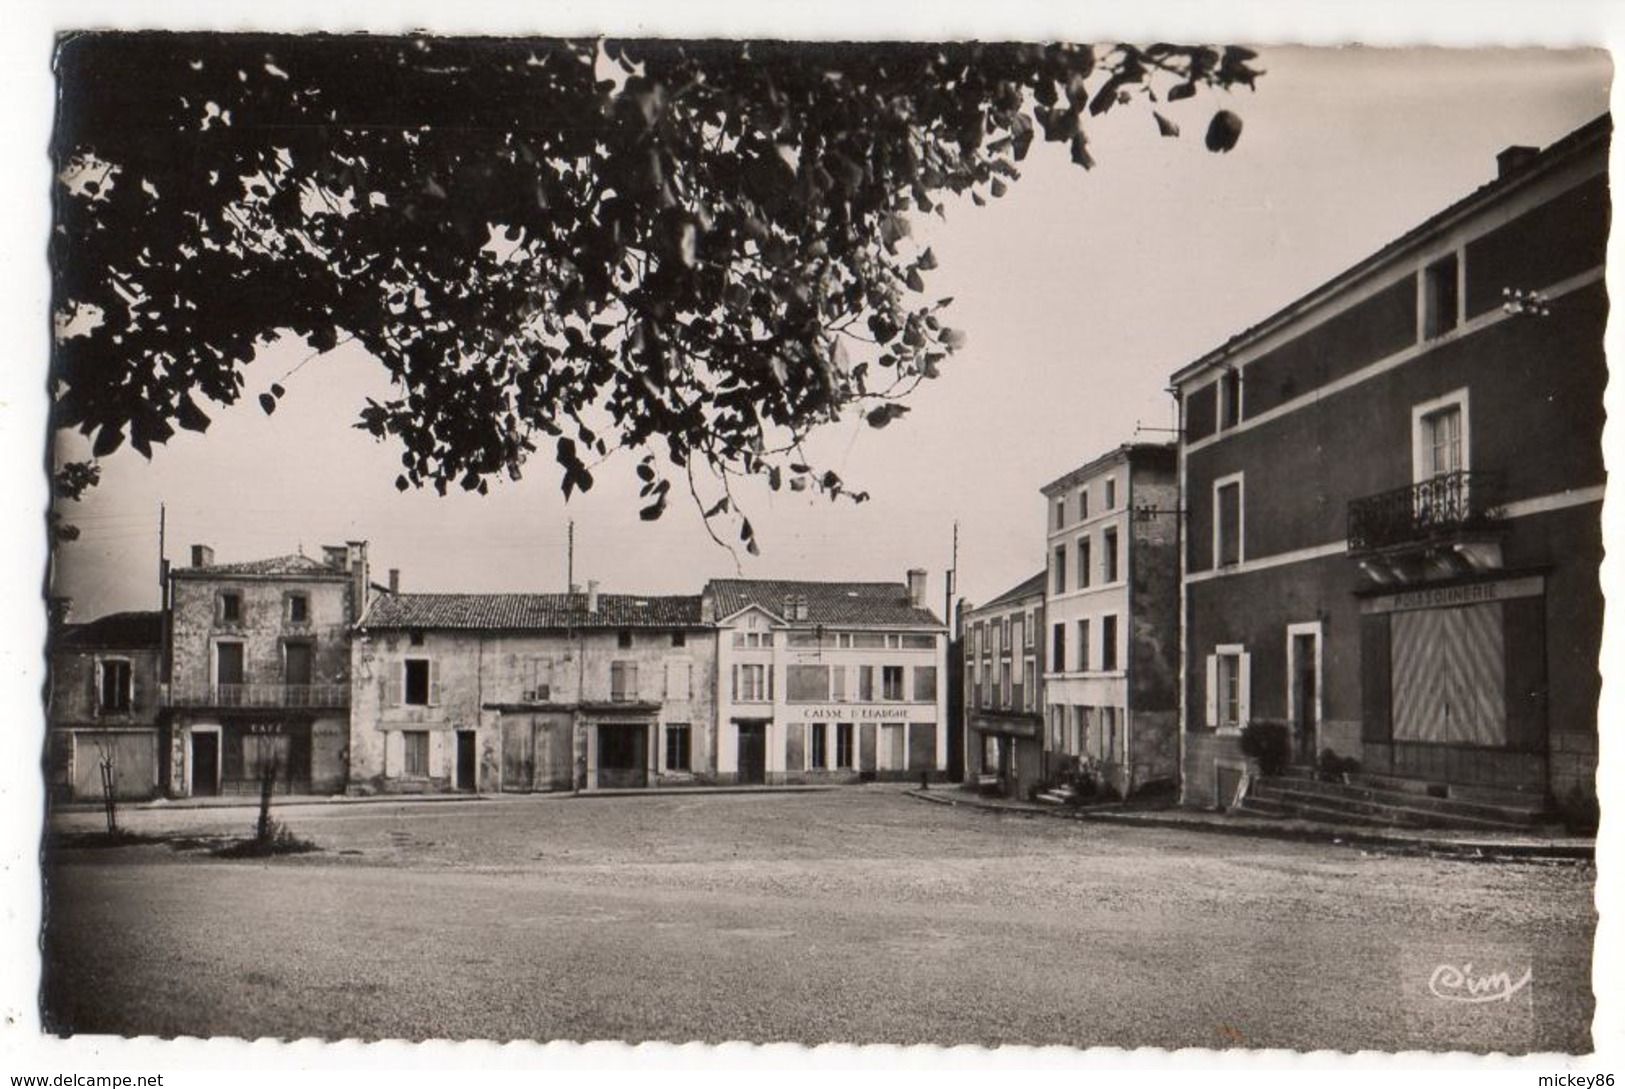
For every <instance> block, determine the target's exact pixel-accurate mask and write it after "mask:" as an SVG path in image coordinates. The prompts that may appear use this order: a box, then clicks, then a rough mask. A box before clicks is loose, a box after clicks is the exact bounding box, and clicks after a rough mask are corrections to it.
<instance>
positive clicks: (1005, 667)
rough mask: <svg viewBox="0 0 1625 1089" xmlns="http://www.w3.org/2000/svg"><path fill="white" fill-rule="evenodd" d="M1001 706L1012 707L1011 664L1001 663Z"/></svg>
mask: <svg viewBox="0 0 1625 1089" xmlns="http://www.w3.org/2000/svg"><path fill="white" fill-rule="evenodd" d="M999 706H1000V707H1005V708H1008V707H1009V706H1010V663H1009V662H1000V663H999Z"/></svg>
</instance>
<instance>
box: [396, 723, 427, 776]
mask: <svg viewBox="0 0 1625 1089" xmlns="http://www.w3.org/2000/svg"><path fill="white" fill-rule="evenodd" d="M401 750H402V754H403V757H404V763H403V764H402V769H401V770H402V771H404V772H405V773H406V774H407V775H418V776H425V775H428V774H429V731H428V730H402V731H401Z"/></svg>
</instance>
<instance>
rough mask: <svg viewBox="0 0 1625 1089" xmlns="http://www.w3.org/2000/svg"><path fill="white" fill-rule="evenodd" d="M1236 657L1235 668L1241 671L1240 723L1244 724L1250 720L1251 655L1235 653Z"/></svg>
mask: <svg viewBox="0 0 1625 1089" xmlns="http://www.w3.org/2000/svg"><path fill="white" fill-rule="evenodd" d="M1237 658H1238V663H1237V668H1238V669H1239V670H1240V673H1241V677H1240V685H1241V701H1240V702H1241V725H1243V726H1245V725H1247V723H1249V722H1251V721H1252V713H1251V704H1252V695H1253V656H1252V655H1251V654H1240V655H1237Z"/></svg>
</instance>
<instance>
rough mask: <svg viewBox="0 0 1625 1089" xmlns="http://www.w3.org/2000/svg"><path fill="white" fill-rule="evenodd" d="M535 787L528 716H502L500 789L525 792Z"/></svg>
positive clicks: (533, 756) (531, 731) (530, 728)
mask: <svg viewBox="0 0 1625 1089" xmlns="http://www.w3.org/2000/svg"><path fill="white" fill-rule="evenodd" d="M535 785H536V743H535V735H534V726H533V724H532V722H531V718H530V716H529V715H503V716H502V789H503V790H505V791H525V790H531V789H534V787H535Z"/></svg>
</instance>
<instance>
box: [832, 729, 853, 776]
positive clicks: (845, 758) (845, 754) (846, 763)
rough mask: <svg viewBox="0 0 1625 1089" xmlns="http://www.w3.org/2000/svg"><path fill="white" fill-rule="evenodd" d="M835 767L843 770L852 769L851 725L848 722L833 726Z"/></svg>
mask: <svg viewBox="0 0 1625 1089" xmlns="http://www.w3.org/2000/svg"><path fill="white" fill-rule="evenodd" d="M835 766H836V767H837V768H843V769H850V768H851V767H852V724H851V723H850V722H837V723H836V724H835Z"/></svg>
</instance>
